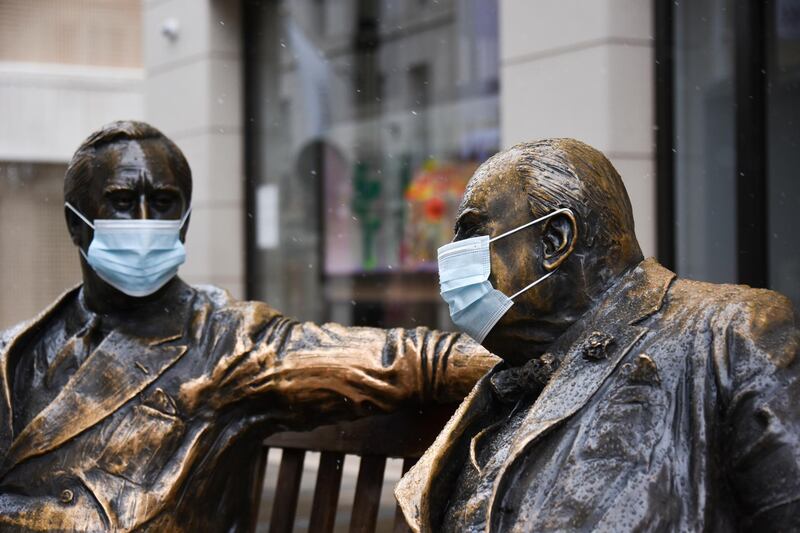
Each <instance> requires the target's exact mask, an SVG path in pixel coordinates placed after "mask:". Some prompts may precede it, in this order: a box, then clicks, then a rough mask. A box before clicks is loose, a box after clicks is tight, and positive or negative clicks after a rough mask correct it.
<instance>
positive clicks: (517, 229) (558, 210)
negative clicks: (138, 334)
mask: <svg viewBox="0 0 800 533" xmlns="http://www.w3.org/2000/svg"><path fill="white" fill-rule="evenodd" d="M559 213H569V214H570V215H572V210H571V209H569V208H568V207H562V208H561V209H556V210H555V211H553V212H552V213H548V214H546V215H545V216H543V217H539V218H537V219H536V220H531V221H530V222H526V223H525V224H523V225H521V226H519V227H518V228H514V229H512V230H508V231H507V232H505V233H501V234H500V235H498V236H497V237H492V238H491V239H489V242H490V243H492V242H494V241H498V240H500V239H502V238H503V237H508V236H509V235H512V234H514V233H516V232H518V231H520V230H524V229H525V228H527V227H529V226H533V225H534V224H538V223H539V222H542V221H543V220H547V219H548V218H550V217H554V216H556V215H558V214H559ZM573 216H574V215H573Z"/></svg>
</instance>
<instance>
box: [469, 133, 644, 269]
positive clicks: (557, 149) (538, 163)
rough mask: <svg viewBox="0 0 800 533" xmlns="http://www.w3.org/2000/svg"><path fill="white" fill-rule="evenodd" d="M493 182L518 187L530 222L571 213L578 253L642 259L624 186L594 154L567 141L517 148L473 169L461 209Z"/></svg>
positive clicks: (599, 154)
mask: <svg viewBox="0 0 800 533" xmlns="http://www.w3.org/2000/svg"><path fill="white" fill-rule="evenodd" d="M504 174H505V175H504ZM498 179H499V180H503V179H506V180H507V179H513V180H514V181H518V182H519V183H521V185H522V187H521V189H520V190H521V191H523V192H524V194H525V201H526V202H527V204H528V206H529V209H530V213H531V216H532V218H539V217H541V216H544V215H546V214H548V213H550V212H552V211H555V210H556V209H559V208H562V207H567V208H569V209H571V210H572V212H573V213H574V214H575V218H576V222H577V227H578V232H577V233H578V240H577V242H576V243H575V244H576V247H577V249H579V250H580V249H582V250H586V251H588V250H598V251H601V252H602V253H603V254H605V255H608V254H612V255H613V256H614V258H615V259H618V260H621V261H625V262H638V261H640V260H641V259H642V253H641V250H640V248H639V243H638V241H637V240H636V233H635V231H634V222H633V211H632V209H631V202H630V199H629V198H628V193H627V191H626V189H625V185H624V184H623V182H622V178H621V177H620V175H619V173H618V172H617V171H616V169H615V168H614V166H613V165H612V164H611V162H610V161H609V160H608V159H607V158H606V156H605V155H603V153H602V152H600V151H599V150H597V149H595V148H592V147H591V146H589V145H588V144H585V143H583V142H581V141H577V140H575V139H568V138H560V139H543V140H538V141H533V142H525V143H520V144H517V145H515V146H513V147H511V148H510V149H508V150H506V151H504V152H500V153H498V154H497V155H495V156H494V157H492V158H491V159H490V160H488V161H487V162H486V163H484V165H482V166H481V168H479V169H478V171H477V172H476V173H475V175H474V176H473V178H472V179H471V180H470V182H469V184H468V185H467V192H466V193H465V195H464V202H463V203H462V209H463V208H464V206H466V205H467V204H468V203H469V199H470V197H472V196H473V195H475V194H481V193H485V194H491V191H492V190H496V188H495V187H496V185H497V180H498ZM520 201H521V200H520ZM499 214H500V213H498V215H499Z"/></svg>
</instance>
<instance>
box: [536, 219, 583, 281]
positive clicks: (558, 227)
mask: <svg viewBox="0 0 800 533" xmlns="http://www.w3.org/2000/svg"><path fill="white" fill-rule="evenodd" d="M577 239H578V224H577V222H576V221H575V215H574V214H573V213H572V211H569V210H565V211H563V212H561V213H559V214H557V215H554V216H553V217H552V218H550V219H548V220H547V222H546V225H545V228H544V232H543V233H542V240H543V242H544V247H543V251H544V261H543V265H544V268H545V270H547V271H553V270H555V269H556V268H558V267H559V266H560V265H561V263H563V262H564V260H565V259H566V258H567V257H569V256H570V254H571V253H572V251H573V250H574V249H575V242H576V241H577Z"/></svg>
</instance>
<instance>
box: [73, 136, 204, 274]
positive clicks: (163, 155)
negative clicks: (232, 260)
mask: <svg viewBox="0 0 800 533" xmlns="http://www.w3.org/2000/svg"><path fill="white" fill-rule="evenodd" d="M191 196H192V175H191V171H190V169H189V164H188V163H187V161H186V158H185V157H184V156H183V153H181V151H180V149H179V148H178V147H177V146H176V145H175V144H174V143H173V142H172V141H170V140H169V139H168V138H167V137H166V136H165V135H164V134H163V133H161V132H160V131H158V130H157V129H156V128H154V127H153V126H150V125H149V124H146V123H144V122H135V121H118V122H112V123H110V124H107V125H105V126H103V127H102V128H101V129H99V130H98V131H96V132H94V133H92V134H91V135H90V136H89V137H88V138H87V139H86V140H85V141H84V142H83V143H82V144H81V145H80V147H79V148H78V150H77V151H76V152H75V155H73V157H72V160H71V161H70V164H69V167H68V168H67V172H66V175H65V177H64V200H65V202H66V203H67V204H69V205H70V206H71V207H72V208H74V210H73V209H72V208H65V214H66V220H67V228H68V229H69V233H70V236H71V238H72V241H73V242H74V243H75V245H76V246H78V247H79V248H80V249H81V250H82V252H83V253H82V255H83V259H82V262H83V267H84V268H83V272H84V282H85V284H86V286H90V285H92V283H90V282H94V285H95V286H97V285H98V284H101V283H100V280H99V278H97V272H96V270H97V269H92V268H88V265H87V263H86V261H87V259H86V254H88V253H89V247H90V245H91V243H92V240H93V238H94V236H95V231H94V228H92V227H91V226H90V225H89V223H90V222H93V221H95V220H98V219H103V220H162V221H167V220H172V221H174V220H180V219H182V218H183V217H184V216H185V215H186V214H187V210H188V209H189V207H190V205H191ZM76 212H77V213H81V214H82V215H83V217H84V218H85V219H86V220H87V221H88V222H87V221H84V220H82V219H81V217H80V216H79V215H78V214H77V213H76ZM137 227H138V226H137ZM187 228H188V223H187V224H184V225H183V226H182V227H181V228H180V240H181V242H182V241H184V240H185V237H186V230H187ZM111 237H112V238H116V236H114V235H112V236H111ZM111 259H112V260H113V259H114V258H111ZM101 277H102V276H101Z"/></svg>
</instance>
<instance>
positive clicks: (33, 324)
mask: <svg viewBox="0 0 800 533" xmlns="http://www.w3.org/2000/svg"><path fill="white" fill-rule="evenodd" d="M79 289H80V285H78V286H76V287H73V288H71V289H69V290H67V291H65V292H64V293H63V294H61V296H59V297H58V298H56V300H55V301H54V302H53V303H52V304H50V306H48V307H47V308H45V309H44V310H43V311H42V312H41V313H39V314H38V315H37V316H36V317H34V318H33V319H31V320H29V321H27V322H23V323H22V324H20V325H18V326H16V327H15V328H13V329H12V330H9V331H7V332H6V333H5V335H3V336H2V337H0V457H2V456H4V455H5V452H6V449H7V447H8V446H10V445H11V439H12V437H13V433H14V429H13V406H12V405H11V381H10V379H9V367H10V366H11V360H10V358H11V356H12V355H13V354H14V350H15V349H16V347H17V346H18V345H20V343H21V342H22V340H23V339H25V338H26V337H27V336H28V334H30V333H32V332H36V331H39V328H40V327H41V326H42V325H43V324H46V323H47V321H48V320H49V319H50V317H51V316H52V315H53V313H54V312H55V311H56V310H57V309H58V308H59V307H61V306H62V305H63V304H64V303H65V302H66V301H68V300H69V299H71V298H72V297H73V296H75V294H76V293H77V292H78V290H79Z"/></svg>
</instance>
